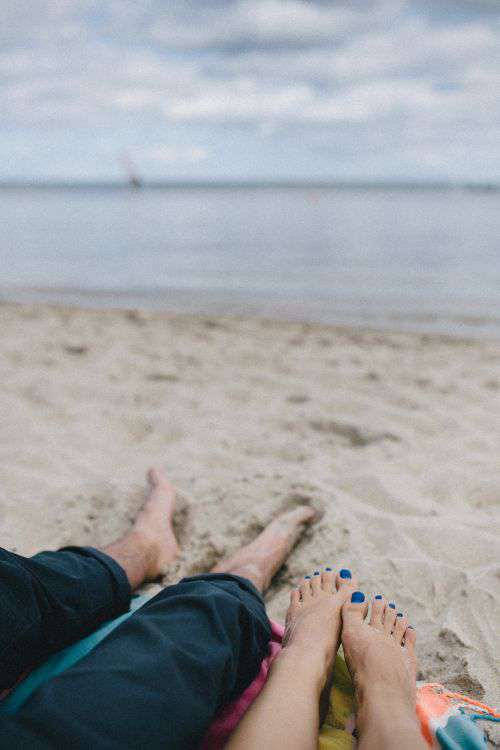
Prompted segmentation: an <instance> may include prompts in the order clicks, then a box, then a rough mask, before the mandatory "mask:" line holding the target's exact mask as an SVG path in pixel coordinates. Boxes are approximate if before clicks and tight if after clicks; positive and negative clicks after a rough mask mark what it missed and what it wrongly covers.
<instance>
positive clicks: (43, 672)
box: [0, 596, 150, 715]
mask: <svg viewBox="0 0 500 750" xmlns="http://www.w3.org/2000/svg"><path fill="white" fill-rule="evenodd" d="M148 599H150V597H149V596H135V597H133V598H132V602H131V605H130V611H129V612H125V614H123V615H121V616H120V617H117V618H116V619H115V620H110V622H107V623H105V624H104V625H102V626H101V627H100V628H99V629H98V630H96V631H95V632H94V633H91V634H90V635H88V636H87V637H86V638H83V639H82V640H81V641H78V642H77V643H73V644H72V645H71V646H68V647H67V648H65V649H63V650H62V651H59V652H58V653H57V654H54V656H51V657H50V659H48V660H47V661H46V662H44V663H43V664H41V665H40V666H39V667H37V668H36V669H34V670H33V672H30V674H29V675H28V676H27V677H26V678H25V679H24V680H23V681H22V682H20V683H19V685H17V686H16V687H15V688H14V690H12V692H11V693H10V694H9V695H8V696H7V698H5V700H3V701H2V702H0V714H8V715H12V714H15V713H16V712H17V711H19V709H20V708H21V706H23V705H24V703H26V701H27V700H28V698H30V696H31V695H32V694H33V693H34V692H35V690H38V688H39V687H41V686H42V685H44V684H45V683H46V682H48V680H50V679H51V678H52V677H56V676H57V675H58V674H61V673H62V672H64V671H65V670H66V669H69V667H72V666H73V665H74V664H76V663H77V662H78V661H80V659H83V657H84V656H87V654H89V653H90V652H91V651H93V650H94V649H95V647H96V646H98V645H99V643H101V641H103V640H104V638H106V636H108V635H109V634H110V633H112V632H113V630H115V628H117V627H118V625H121V623H122V622H124V621H125V620H126V619H127V618H128V617H130V615H131V614H132V613H133V612H134V611H135V610H136V609H138V608H139V607H141V606H142V605H143V604H145V603H146V602H147V601H148Z"/></svg>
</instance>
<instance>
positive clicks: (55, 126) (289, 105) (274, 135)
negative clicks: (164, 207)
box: [0, 0, 500, 180]
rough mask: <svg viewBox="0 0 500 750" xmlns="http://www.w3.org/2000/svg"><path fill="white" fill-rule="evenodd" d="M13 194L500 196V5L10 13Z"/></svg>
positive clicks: (6, 155)
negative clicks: (260, 188) (365, 191)
mask: <svg viewBox="0 0 500 750" xmlns="http://www.w3.org/2000/svg"><path fill="white" fill-rule="evenodd" d="M0 101H1V102H2V104H1V107H0V180H1V179H77V180H80V179H83V180H88V179H90V180H93V179H107V178H116V177H119V176H120V175H121V169H122V168H121V167H120V159H121V158H122V156H123V155H124V154H128V156H129V158H130V159H132V161H133V162H134V163H135V164H136V165H137V167H138V169H139V171H140V172H141V173H142V174H143V175H144V176H145V177H146V178H147V177H149V178H155V179H159V178H164V179H195V178H202V179H282V178H285V179H286V178H292V179H309V178H311V179H472V180H475V179H478V180H483V179H487V180H500V0H350V1H348V0H174V2H165V0H140V2H138V0H2V2H1V4H0Z"/></svg>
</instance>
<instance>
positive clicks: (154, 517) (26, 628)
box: [0, 472, 177, 690]
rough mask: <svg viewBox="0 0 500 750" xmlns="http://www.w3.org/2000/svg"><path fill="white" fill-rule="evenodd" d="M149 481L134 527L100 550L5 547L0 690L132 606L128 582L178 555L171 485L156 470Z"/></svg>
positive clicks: (0, 565)
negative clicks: (28, 554)
mask: <svg viewBox="0 0 500 750" xmlns="http://www.w3.org/2000/svg"><path fill="white" fill-rule="evenodd" d="M150 483H151V491H150V496H149V499H148V502H147V503H146V505H145V507H144V509H143V511H142V512H141V513H140V514H139V516H138V518H137V520H136V522H135V524H134V526H133V528H132V529H131V531H130V532H129V533H128V534H127V535H126V536H125V537H124V538H123V539H121V540H119V541H117V542H115V543H114V544H111V545H110V546H109V547H106V548H104V550H102V551H101V550H97V549H94V548H91V547H87V548H81V547H70V548H66V549H65V550H60V551H58V552H41V553H40V554H38V555H35V556H34V557H32V558H25V557H21V556H20V555H16V554H14V553H12V552H9V551H7V550H2V549H0V690H3V689H5V688H8V687H11V686H12V685H13V684H14V683H15V682H16V680H17V679H18V678H19V677H20V676H21V675H22V674H23V672H25V671H26V670H27V669H30V668H32V667H34V666H36V665H37V664H38V663H40V661H42V660H43V659H45V658H46V657H47V656H48V655H49V654H52V653H54V652H55V651H58V650H59V649H61V648H63V647H65V646H67V645H69V644H70V643H73V642H74V641H77V640H79V639H80V638H82V637H83V636H85V635H88V633H90V632H92V631H93V630H95V629H96V628H98V627H99V625H101V624H102V623H103V622H105V621H106V620H109V619H112V618H114V617H116V616H118V615H119V614H121V613H123V612H125V611H127V610H128V608H129V605H130V594H131V589H134V588H136V587H137V586H139V585H140V584H141V583H142V582H143V581H144V580H145V579H147V578H155V577H157V576H158V574H159V572H160V570H161V568H162V567H163V566H164V565H165V564H167V563H168V562H169V561H170V560H171V559H172V558H173V557H174V556H175V554H176V552H177V543H176V541H175V537H174V536H173V531H172V525H171V518H172V512H173V508H174V494H173V489H172V487H171V485H170V484H168V483H167V482H166V480H165V479H164V478H163V476H162V475H161V474H159V473H158V472H150Z"/></svg>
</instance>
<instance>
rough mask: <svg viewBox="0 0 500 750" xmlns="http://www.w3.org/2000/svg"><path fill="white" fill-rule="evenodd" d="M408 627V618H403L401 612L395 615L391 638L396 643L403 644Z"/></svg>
mask: <svg viewBox="0 0 500 750" xmlns="http://www.w3.org/2000/svg"><path fill="white" fill-rule="evenodd" d="M407 625H408V618H407V617H405V615H404V614H403V612H398V613H397V615H396V623H395V625H394V632H393V637H394V639H395V640H396V641H397V642H398V643H401V644H402V643H403V638H404V634H405V630H406V628H407Z"/></svg>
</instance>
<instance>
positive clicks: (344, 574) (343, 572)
mask: <svg viewBox="0 0 500 750" xmlns="http://www.w3.org/2000/svg"><path fill="white" fill-rule="evenodd" d="M339 575H340V577H341V578H352V575H351V571H350V570H348V569H347V568H342V570H341V571H340V573H339Z"/></svg>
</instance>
